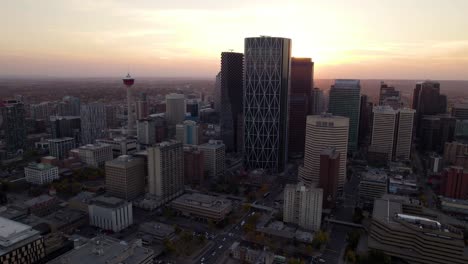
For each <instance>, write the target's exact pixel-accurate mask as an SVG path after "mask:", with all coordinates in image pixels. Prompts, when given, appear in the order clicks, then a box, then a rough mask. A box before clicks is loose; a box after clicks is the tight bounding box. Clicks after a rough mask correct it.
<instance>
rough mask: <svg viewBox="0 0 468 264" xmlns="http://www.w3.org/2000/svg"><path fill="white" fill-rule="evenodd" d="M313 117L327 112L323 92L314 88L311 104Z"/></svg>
mask: <svg viewBox="0 0 468 264" xmlns="http://www.w3.org/2000/svg"><path fill="white" fill-rule="evenodd" d="M309 106H310V111H309V113H310V114H311V115H320V114H321V113H323V111H324V110H325V98H324V96H323V91H322V90H320V89H319V88H314V89H313V90H312V95H311V102H310V104H309Z"/></svg>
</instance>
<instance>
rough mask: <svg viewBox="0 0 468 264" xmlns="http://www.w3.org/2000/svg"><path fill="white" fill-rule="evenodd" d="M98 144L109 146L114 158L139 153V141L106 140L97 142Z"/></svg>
mask: <svg viewBox="0 0 468 264" xmlns="http://www.w3.org/2000/svg"><path fill="white" fill-rule="evenodd" d="M96 143H98V144H109V145H110V146H111V148H112V154H113V156H114V158H117V157H119V156H122V155H131V154H134V153H135V152H137V140H136V139H132V138H126V137H116V138H105V139H98V140H96Z"/></svg>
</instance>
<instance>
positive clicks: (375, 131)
mask: <svg viewBox="0 0 468 264" xmlns="http://www.w3.org/2000/svg"><path fill="white" fill-rule="evenodd" d="M372 113H373V122H372V139H371V145H370V147H369V151H371V152H375V153H381V154H385V155H386V157H387V159H388V160H391V159H392V156H393V144H394V139H395V123H396V116H397V111H395V110H393V108H392V107H390V106H388V105H379V106H375V107H374V109H373V110H372Z"/></svg>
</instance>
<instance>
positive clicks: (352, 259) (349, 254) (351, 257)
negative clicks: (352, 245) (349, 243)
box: [345, 249, 357, 263]
mask: <svg viewBox="0 0 468 264" xmlns="http://www.w3.org/2000/svg"><path fill="white" fill-rule="evenodd" d="M345 259H346V261H348V262H349V263H356V262H357V256H356V253H355V252H354V251H353V250H351V249H349V250H348V251H346V254H345Z"/></svg>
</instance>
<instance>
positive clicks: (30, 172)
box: [24, 162, 59, 185]
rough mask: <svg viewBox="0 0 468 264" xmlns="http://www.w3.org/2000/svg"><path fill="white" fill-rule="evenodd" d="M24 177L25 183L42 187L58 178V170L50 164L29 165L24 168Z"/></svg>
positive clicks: (33, 163)
mask: <svg viewBox="0 0 468 264" xmlns="http://www.w3.org/2000/svg"><path fill="white" fill-rule="evenodd" d="M24 176H25V178H26V181H27V182H30V183H32V184H36V185H43V184H47V183H51V182H52V181H53V180H56V179H58V178H59V175H58V168H57V167H55V166H52V165H50V164H43V163H35V162H32V163H29V165H28V166H27V167H25V168H24Z"/></svg>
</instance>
